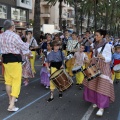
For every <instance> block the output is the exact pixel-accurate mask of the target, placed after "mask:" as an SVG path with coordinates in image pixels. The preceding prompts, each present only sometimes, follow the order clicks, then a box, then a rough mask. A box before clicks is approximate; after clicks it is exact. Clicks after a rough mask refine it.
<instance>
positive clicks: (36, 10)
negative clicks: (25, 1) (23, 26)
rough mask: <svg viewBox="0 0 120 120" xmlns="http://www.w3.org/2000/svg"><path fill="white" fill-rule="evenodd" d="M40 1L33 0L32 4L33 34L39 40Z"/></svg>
mask: <svg viewBox="0 0 120 120" xmlns="http://www.w3.org/2000/svg"><path fill="white" fill-rule="evenodd" d="M40 1H41V0H35V6H34V25H33V36H34V37H35V39H36V40H37V42H39V41H40Z"/></svg>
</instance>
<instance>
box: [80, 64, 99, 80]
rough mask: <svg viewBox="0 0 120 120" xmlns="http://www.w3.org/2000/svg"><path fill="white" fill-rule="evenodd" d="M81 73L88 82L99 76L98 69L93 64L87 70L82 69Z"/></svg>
mask: <svg viewBox="0 0 120 120" xmlns="http://www.w3.org/2000/svg"><path fill="white" fill-rule="evenodd" d="M82 72H83V74H84V75H85V78H86V79H87V80H88V81H90V80H92V79H94V78H96V77H98V76H99V75H101V72H100V70H99V69H98V67H97V65H95V64H92V65H91V66H89V67H88V68H86V69H84V70H83V71H82Z"/></svg>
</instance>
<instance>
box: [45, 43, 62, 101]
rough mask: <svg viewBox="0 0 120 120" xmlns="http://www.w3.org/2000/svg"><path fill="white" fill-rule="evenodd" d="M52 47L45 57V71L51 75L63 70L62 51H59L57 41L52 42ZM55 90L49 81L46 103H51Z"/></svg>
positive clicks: (60, 94) (60, 93)
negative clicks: (48, 93)
mask: <svg viewBox="0 0 120 120" xmlns="http://www.w3.org/2000/svg"><path fill="white" fill-rule="evenodd" d="M52 46H53V51H51V52H50V53H49V55H48V56H47V60H46V66H47V69H48V71H50V73H51V74H53V73H54V72H55V71H57V70H59V69H61V68H63V64H64V54H63V52H62V51H60V50H59V43H58V42H57V41H53V42H52ZM49 67H50V68H49ZM55 88H56V87H55V85H54V84H53V82H52V81H50V91H51V96H50V98H49V99H48V100H47V102H51V101H52V100H53V99H54V97H53V92H54V90H55ZM59 98H62V92H61V91H59Z"/></svg>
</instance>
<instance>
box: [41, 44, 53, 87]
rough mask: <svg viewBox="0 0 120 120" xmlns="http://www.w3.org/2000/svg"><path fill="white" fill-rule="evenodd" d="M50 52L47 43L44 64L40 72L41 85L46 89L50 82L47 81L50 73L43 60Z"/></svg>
mask: <svg viewBox="0 0 120 120" xmlns="http://www.w3.org/2000/svg"><path fill="white" fill-rule="evenodd" d="M51 51H52V47H51V43H47V52H46V53H45V55H44V56H45V57H44V64H43V67H42V68H41V71H40V80H41V84H43V85H44V86H45V87H46V88H49V86H50V80H49V77H50V73H49V72H48V70H47V67H46V63H45V60H46V58H47V56H48V55H49V53H50V52H51Z"/></svg>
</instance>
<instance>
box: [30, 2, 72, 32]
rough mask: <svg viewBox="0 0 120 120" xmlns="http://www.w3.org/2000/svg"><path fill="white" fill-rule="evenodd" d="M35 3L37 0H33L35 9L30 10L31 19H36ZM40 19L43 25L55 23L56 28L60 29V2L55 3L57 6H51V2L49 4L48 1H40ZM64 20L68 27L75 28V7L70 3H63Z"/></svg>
mask: <svg viewBox="0 0 120 120" xmlns="http://www.w3.org/2000/svg"><path fill="white" fill-rule="evenodd" d="M34 4H35V0H33V9H32V10H31V11H30V14H29V17H30V19H31V20H33V19H34ZM40 9H41V13H40V19H41V25H43V24H53V25H55V29H58V30H59V2H57V3H56V4H55V6H51V4H47V2H46V1H44V0H41V3H40ZM62 20H63V22H64V21H65V23H66V26H67V28H68V29H73V27H74V8H73V7H70V6H69V5H67V4H65V3H62Z"/></svg>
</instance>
